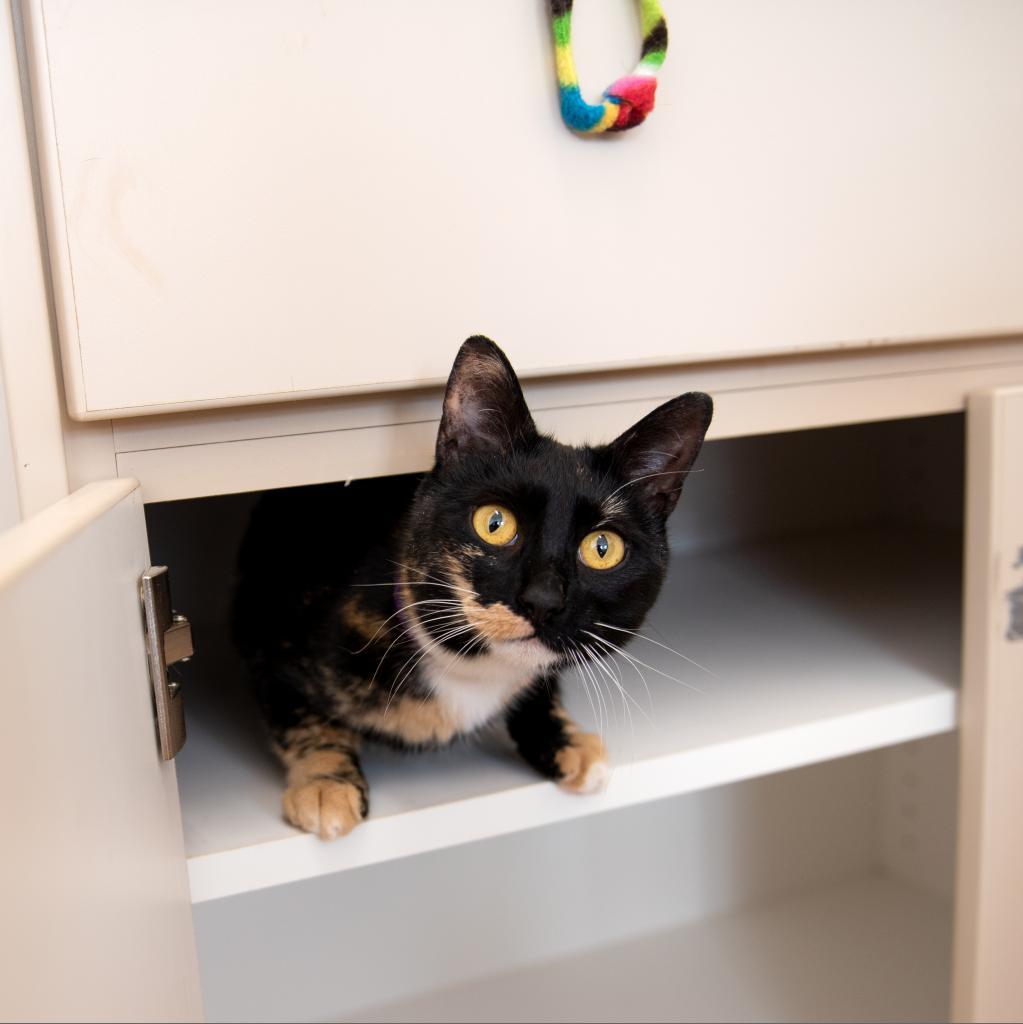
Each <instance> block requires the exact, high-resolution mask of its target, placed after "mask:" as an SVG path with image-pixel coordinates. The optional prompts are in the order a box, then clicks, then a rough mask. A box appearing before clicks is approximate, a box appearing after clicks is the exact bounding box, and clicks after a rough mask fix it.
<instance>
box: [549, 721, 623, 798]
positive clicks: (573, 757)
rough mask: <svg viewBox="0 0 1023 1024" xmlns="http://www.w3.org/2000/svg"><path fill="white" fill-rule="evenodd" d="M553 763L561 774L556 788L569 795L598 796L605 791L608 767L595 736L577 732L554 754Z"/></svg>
mask: <svg viewBox="0 0 1023 1024" xmlns="http://www.w3.org/2000/svg"><path fill="white" fill-rule="evenodd" d="M554 761H555V764H557V766H558V771H559V772H560V773H561V774H560V777H559V778H558V785H559V786H561V788H562V789H567V790H568V791H569V792H570V793H600V792H602V791H603V790H604V789H606V788H607V784H608V781H609V780H610V778H611V765H610V764H609V763H608V759H607V750H606V749H605V748H604V744H603V742H602V741H601V739H600V737H599V736H595V735H594V734H593V733H591V732H581V733H577V734H576V735H575V736H573V737H572V738H571V739H570V740H569V743H568V746H566V747H562V748H561V750H559V751H558V753H557V754H556V755H555V757H554Z"/></svg>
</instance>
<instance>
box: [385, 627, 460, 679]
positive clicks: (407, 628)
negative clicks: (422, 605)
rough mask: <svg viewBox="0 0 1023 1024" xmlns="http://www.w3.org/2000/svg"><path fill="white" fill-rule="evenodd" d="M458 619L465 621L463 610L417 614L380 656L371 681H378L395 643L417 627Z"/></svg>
mask: <svg viewBox="0 0 1023 1024" xmlns="http://www.w3.org/2000/svg"><path fill="white" fill-rule="evenodd" d="M456 620H461V621H463V622H464V621H465V618H464V616H463V615H462V613H461V611H460V610H459V611H447V612H437V614H436V615H429V616H415V617H413V620H412V622H411V624H409V625H408V626H406V627H405V628H404V629H403V630H402V631H401V632H400V633H399V634H398V635H397V636H396V637H395V638H394V639H393V640H392V641H391V643H390V645H389V646H388V648H387V650H386V651H384V653H383V654H382V655H381V656H380V660H379V661H378V662H377V667H376V668H375V669H374V670H373V675H372V677H371V678H370V682H371V683H372V682H376V678H377V675H378V674H379V672H380V668H381V666H382V665H383V664H384V662H385V661H386V660H387V656H388V655H389V654H390V653H391V651H392V650H393V649H394V646H395V644H397V643H399V642H400V641H401V640H402V638H403V637H406V636H408V635H409V634H410V633H413V632H415V630H416V628H417V627H419V626H423V625H436V624H438V623H443V622H449V621H450V622H454V621H456Z"/></svg>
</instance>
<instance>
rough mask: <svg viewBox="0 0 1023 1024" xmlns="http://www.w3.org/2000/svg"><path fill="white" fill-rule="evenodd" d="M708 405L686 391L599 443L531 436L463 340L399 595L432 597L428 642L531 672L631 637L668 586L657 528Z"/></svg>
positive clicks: (488, 356)
mask: <svg viewBox="0 0 1023 1024" xmlns="http://www.w3.org/2000/svg"><path fill="white" fill-rule="evenodd" d="M712 409H713V406H712V402H711V400H710V398H709V397H708V396H707V395H705V394H702V393H699V392H691V393H689V394H685V395H680V396H679V397H678V398H674V399H672V400H671V401H670V402H665V403H664V405H662V406H660V407H659V408H657V409H655V410H654V411H653V412H651V413H650V414H649V415H648V416H645V417H644V418H643V419H642V420H640V421H639V422H638V423H637V424H635V425H634V426H633V427H631V428H630V429H629V430H627V431H625V433H624V434H622V435H621V436H620V437H619V438H617V439H616V440H615V441H613V442H612V443H611V444H607V445H599V446H595V447H590V446H583V447H578V448H575V447H571V446H568V445H564V444H560V443H559V442H557V441H555V440H554V439H553V438H551V437H548V436H546V435H544V434H541V433H539V432H538V431H537V429H536V426H535V425H534V423H533V418H532V416H531V415H530V413H529V409H528V408H527V407H526V402H525V399H524V398H523V395H522V389H521V388H520V386H519V382H518V378H517V377H516V375H515V371H514V370H513V369H512V367H511V364H510V363H509V362H508V360H507V358H506V357H505V355H504V353H503V352H502V351H501V350H500V349H499V348H498V347H497V346H496V345H495V344H494V343H493V342H492V341H489V340H488V339H486V338H481V337H475V338H470V339H469V340H468V341H466V342H465V343H464V344H463V345H462V347H461V349H460V351H459V353H458V357H457V358H456V359H455V364H454V367H453V368H452V371H451V376H450V378H449V380H448V385H447V391H446V393H445V396H444V408H443V416H442V419H441V424H440V429H439V431H438V434H437V458H436V464H435V466H434V468H433V471H432V472H431V473H430V474H429V475H428V476H427V477H426V478H425V479H424V480H423V482H422V484H421V485H420V488H419V490H418V492H417V494H416V498H415V502H414V505H413V508H412V509H411V514H410V516H409V517H408V520H407V529H406V534H405V538H404V552H403V554H404V557H403V559H402V561H403V563H404V564H405V565H406V566H408V567H410V569H409V570H408V571H407V573H406V575H405V579H406V580H407V581H408V582H409V583H410V586H409V587H408V588H407V589H408V596H409V599H410V601H411V600H412V599H420V600H424V601H425V600H428V601H430V603H429V604H424V605H420V606H419V609H418V612H417V617H418V618H419V619H420V621H421V622H422V623H423V624H424V628H425V629H426V632H428V633H429V634H430V635H431V636H432V637H433V638H434V639H437V640H439V641H440V643H442V644H443V645H445V646H446V647H448V648H449V650H451V651H461V650H463V649H465V654H466V656H467V657H472V656H473V655H477V654H481V653H485V652H487V651H490V652H493V653H497V654H499V655H501V656H503V657H507V658H508V659H510V660H519V661H522V662H525V663H529V664H532V665H533V666H534V667H535V668H536V669H537V670H544V669H547V668H550V669H553V668H555V667H558V666H561V665H565V664H568V663H570V662H571V660H572V655H573V653H575V654H576V655H580V656H582V657H586V646H590V647H593V646H594V645H595V644H597V641H596V640H595V639H594V637H595V636H596V637H603V638H604V639H605V640H607V641H609V642H612V643H620V642H621V641H622V640H623V639H625V635H624V634H622V633H621V632H618V633H617V634H616V632H615V631H614V630H612V629H611V628H610V627H615V629H617V630H623V629H625V630H631V629H636V628H637V627H638V626H639V625H640V623H641V622H642V621H643V618H644V616H645V615H646V613H647V611H648V610H649V609H650V606H651V605H652V604H653V602H654V599H655V598H656V597H657V594H658V591H659V590H660V587H661V584H662V582H663V580H664V575H665V571H666V569H667V564H668V545H667V539H666V532H665V520H666V518H667V516H668V514H669V513H670V512H671V510H672V509H673V508H674V507H675V504H676V503H677V501H678V498H679V493H680V491H681V490H682V485H683V483H684V482H685V479H686V474H687V473H688V472H689V471H690V469H691V468H692V465H693V462H694V461H695V460H696V457H697V455H698V454H699V451H700V447H701V445H702V443H703V438H704V435H705V434H706V432H707V427H708V426H709V425H710V419H711V413H712ZM417 584H421V585H419V586H417ZM445 587H446V588H447V589H444V588H445ZM427 588H429V589H427ZM443 602H450V603H447V604H445V603H443ZM464 625H467V626H470V627H472V628H471V629H463V628H461V627H462V626H464ZM447 634H451V635H450V636H449V637H448V638H447V639H442V638H443V637H445V636H446V635H447ZM470 641H474V642H473V643H471V644H470Z"/></svg>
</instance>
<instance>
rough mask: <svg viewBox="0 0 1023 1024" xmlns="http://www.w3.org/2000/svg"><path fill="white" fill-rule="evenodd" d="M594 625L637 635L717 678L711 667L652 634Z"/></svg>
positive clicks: (600, 623) (618, 627)
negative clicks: (662, 641) (694, 659)
mask: <svg viewBox="0 0 1023 1024" xmlns="http://www.w3.org/2000/svg"><path fill="white" fill-rule="evenodd" d="M594 625H595V626H603V628H604V629H613V630H615V631H616V632H618V633H629V634H630V635H631V636H635V637H639V639H640V640H646V642H647V643H651V644H656V645H657V646H658V647H663V648H664V649H665V650H666V651H668V652H669V653H671V654H674V655H676V656H677V657H679V658H681V659H682V660H683V661H688V662H689V664H690V665H693V666H695V667H696V668H698V669H700V670H701V671H703V672H706V673H707V675H709V676H713V677H714V678H715V679H717V678H718V676H717V674H716V673H714V672H713V671H712V670H711V669H709V668H707V667H706V665H701V664H700V663H699V662H698V661H693V659H692V658H690V657H689V655H688V654H683V653H682V652H681V651H676V650H675V648H674V647H669V646H668V645H667V644H662V643H661V642H660V641H659V640H655V639H654V638H653V637H652V636H646V634H644V633H640V632H638V631H637V630H635V629H625V628H623V627H622V626H612V625H611V624H610V623H609V622H594Z"/></svg>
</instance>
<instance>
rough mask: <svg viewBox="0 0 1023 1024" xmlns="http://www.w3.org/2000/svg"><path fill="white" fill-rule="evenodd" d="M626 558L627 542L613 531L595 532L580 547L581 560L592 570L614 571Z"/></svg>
mask: <svg viewBox="0 0 1023 1024" xmlns="http://www.w3.org/2000/svg"><path fill="white" fill-rule="evenodd" d="M624 557H625V541H624V540H622V538H621V537H619V536H618V534H617V533H614V532H613V531H612V530H594V532H593V533H588V534H587V535H586V536H585V537H583V542H582V544H580V545H579V559H580V561H582V563H583V565H585V566H588V567H589V568H591V569H613V568H614V567H615V566H616V565H618V564H619V562H621V560H622V559H623V558H624Z"/></svg>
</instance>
